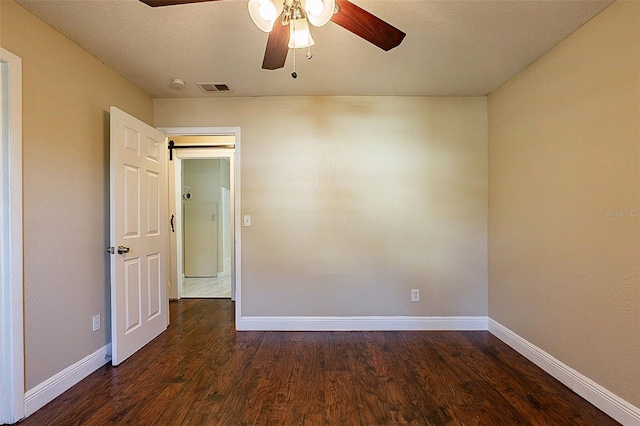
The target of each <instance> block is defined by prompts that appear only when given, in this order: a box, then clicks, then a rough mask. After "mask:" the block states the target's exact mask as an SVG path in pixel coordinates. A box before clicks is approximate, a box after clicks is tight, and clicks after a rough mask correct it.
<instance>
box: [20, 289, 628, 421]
mask: <svg viewBox="0 0 640 426" xmlns="http://www.w3.org/2000/svg"><path fill="white" fill-rule="evenodd" d="M111 424H123V425H124V424H126V425H244V424H273V425H281V424H286V425H289V424H291V425H324V424H328V425H340V426H342V425H396V424H412V425H449V424H451V425H598V426H605V425H613V424H617V423H616V422H615V421H613V420H612V419H611V418H609V417H608V416H607V415H605V414H604V413H602V412H600V411H599V410H598V409H596V408H595V407H593V406H592V405H590V404H589V403H588V402H586V401H585V400H583V399H581V398H580V397H578V396H577V395H576V394H574V393H573V392H571V391H570V390H569V389H568V388H566V387H565V386H563V385H562V384H561V383H560V382H558V381H556V380H555V379H553V378H552V377H551V376H549V375H547V374H546V373H544V372H543V371H542V370H540V369H539V368H538V367H536V366H535V365H534V364H532V363H530V362H529V361H527V360H526V359H525V358H523V357H522V356H520V355H519V354H518V353H516V352H515V351H513V350H512V349H511V348H509V347H508V346H506V345H505V344H504V343H502V342H501V341H500V340H498V339H497V338H495V337H494V336H492V335H491V334H489V333H488V332H448V331H447V332H437V331H436V332H235V331H234V322H233V304H232V303H231V302H230V301H229V300H216V299H200V300H198V299H190V300H182V301H180V302H172V303H171V326H170V327H169V329H168V330H167V331H166V332H165V333H163V334H162V335H161V336H160V337H158V338H157V339H156V340H154V341H153V342H151V343H150V344H149V345H147V346H146V347H145V348H143V349H142V350H141V351H139V352H138V353H136V354H135V355H134V356H133V357H131V358H130V359H128V360H127V361H125V362H124V363H123V364H121V365H120V366H119V367H116V368H113V367H110V366H104V367H102V368H100V369H99V370H98V371H96V372H95V373H93V374H92V375H90V376H89V377H87V378H86V379H85V380H83V381H82V382H80V383H78V384H77V385H76V386H74V387H73V388H71V389H70V390H69V391H67V392H65V393H64V394H63V395H61V396H60V397H58V398H57V399H56V400H54V401H52V402H51V403H50V404H48V405H47V406H45V407H43V408H42V409H41V410H39V411H38V412H36V413H35V414H33V415H32V416H30V417H29V418H27V419H26V420H24V421H23V422H22V423H21V425H22V426H28V425H65V426H69V425H111Z"/></svg>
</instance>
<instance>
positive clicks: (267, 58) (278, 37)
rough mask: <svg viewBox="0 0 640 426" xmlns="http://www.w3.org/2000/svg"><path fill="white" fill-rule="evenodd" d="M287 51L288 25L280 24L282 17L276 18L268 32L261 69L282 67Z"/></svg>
mask: <svg viewBox="0 0 640 426" xmlns="http://www.w3.org/2000/svg"><path fill="white" fill-rule="evenodd" d="M288 52H289V27H285V26H284V25H282V18H281V17H279V18H278V19H276V22H275V23H274V24H273V29H272V30H271V32H270V33H269V39H268V40H267V48H266V49H265V51H264V59H263V61H262V69H265V70H277V69H279V68H282V67H284V63H285V62H286V60H287V53H288Z"/></svg>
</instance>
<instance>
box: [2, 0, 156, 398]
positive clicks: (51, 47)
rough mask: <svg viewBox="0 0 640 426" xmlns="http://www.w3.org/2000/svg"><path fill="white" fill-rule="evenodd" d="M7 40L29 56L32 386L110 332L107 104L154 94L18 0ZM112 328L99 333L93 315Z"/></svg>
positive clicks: (145, 109) (137, 101) (27, 249)
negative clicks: (106, 252) (72, 40)
mask: <svg viewBox="0 0 640 426" xmlns="http://www.w3.org/2000/svg"><path fill="white" fill-rule="evenodd" d="M0 8H1V9H0V45H1V46H2V47H3V48H5V49H7V50H9V51H10V52H12V53H14V54H16V55H18V56H20V57H21V58H22V67H23V98H24V100H23V150H24V166H23V173H24V262H25V327H26V335H25V338H26V388H27V389H31V388H32V387H34V386H35V385H37V384H39V383H41V382H42V381H44V380H46V379H48V378H49V377H51V376H52V375H54V374H56V373H58V372H60V371H61V370H63V369H64V368H66V367H68V366H70V365H71V364H73V363H75V362H77V361H79V360H80V359H82V358H84V357H85V356H87V355H89V354H91V353H92V352H94V351H96V350H98V349H99V348H101V347H102V346H104V345H105V344H107V343H108V342H109V341H110V340H111V339H110V334H109V333H110V331H109V321H110V319H109V285H108V282H107V274H108V271H107V269H106V268H107V266H106V265H107V262H108V258H107V256H106V255H105V247H106V246H107V245H108V220H109V219H108V217H109V215H108V190H109V186H108V159H109V154H108V152H109V151H108V141H107V140H106V139H105V138H106V135H107V134H108V114H107V112H108V110H109V106H110V105H116V106H118V107H119V108H121V109H123V110H125V111H127V112H129V113H130V114H132V115H135V116H136V117H138V118H140V119H141V120H144V121H146V122H149V123H150V122H151V119H152V112H153V110H152V102H151V98H150V97H148V96H147V95H145V94H144V93H143V92H141V91H140V90H138V89H137V88H135V87H134V86H133V85H131V84H130V83H129V82H127V81H126V80H124V79H123V78H122V77H120V76H119V75H117V74H116V73H115V72H113V71H112V70H110V69H108V68H107V67H105V66H104V65H103V64H101V63H100V62H99V61H98V60H96V59H95V58H93V57H92V56H90V55H89V54H88V53H87V52H85V51H84V50H83V49H81V48H80V47H78V46H77V45H75V44H73V43H72V42H71V41H69V40H68V39H67V38H65V37H63V36H62V35H60V34H59V33H58V32H56V31H55V30H53V29H52V28H51V27H49V26H48V25H46V24H44V23H43V22H42V21H40V20H39V19H37V18H36V17H34V16H33V15H32V14H30V13H29V12H27V11H26V10H25V9H23V8H22V7H20V6H18V5H17V4H16V3H14V2H13V1H7V0H2V1H0ZM95 314H101V315H102V324H103V327H102V329H101V330H99V331H98V332H96V333H92V331H91V317H92V316H93V315H95Z"/></svg>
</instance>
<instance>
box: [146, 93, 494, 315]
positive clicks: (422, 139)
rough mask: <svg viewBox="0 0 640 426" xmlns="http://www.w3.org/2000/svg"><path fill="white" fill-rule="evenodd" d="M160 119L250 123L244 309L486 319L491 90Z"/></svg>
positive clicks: (285, 104)
mask: <svg viewBox="0 0 640 426" xmlns="http://www.w3.org/2000/svg"><path fill="white" fill-rule="evenodd" d="M299 83H300V82H298V81H292V82H291V84H299ZM154 125H155V126H159V127H165V126H240V127H241V128H242V148H241V149H242V152H241V155H242V214H250V215H252V219H253V226H252V227H250V228H242V309H243V315H311V316H316V315H317V316H325V315H336V316H350V315H486V313H487V252H486V249H487V229H486V227H487V196H486V195H487V140H486V137H487V136H486V135H487V127H486V99H485V98H464V99H462V98H460V99H458V98H449V99H446V98H441V99H437V98H420V97H415V98H402V97H387V98H384V97H322V98H320V97H297V98H291V97H273V98H225V99H220V98H218V99H156V100H154ZM411 288H419V289H421V298H422V301H421V302H420V303H411V302H410V289H411Z"/></svg>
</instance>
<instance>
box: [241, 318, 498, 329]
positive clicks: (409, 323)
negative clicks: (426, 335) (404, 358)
mask: <svg viewBox="0 0 640 426" xmlns="http://www.w3.org/2000/svg"><path fill="white" fill-rule="evenodd" d="M236 327H237V329H238V330H239V331H387V330H486V329H487V317H408V316H398V317H379V316H371V317H296V316H291V317H280V316H278V317H276V316H274V317H260V316H249V317H241V318H240V319H239V320H238V321H237V323H236Z"/></svg>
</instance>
